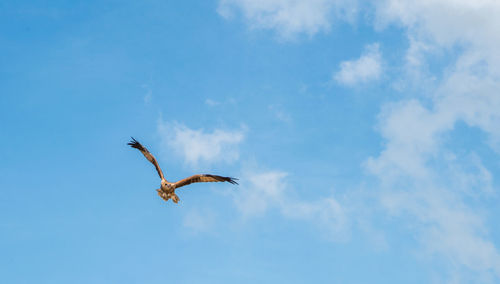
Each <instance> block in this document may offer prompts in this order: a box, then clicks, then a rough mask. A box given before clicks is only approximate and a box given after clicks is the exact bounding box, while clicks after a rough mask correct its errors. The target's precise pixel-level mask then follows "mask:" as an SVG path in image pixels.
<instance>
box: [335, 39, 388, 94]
mask: <svg viewBox="0 0 500 284" xmlns="http://www.w3.org/2000/svg"><path fill="white" fill-rule="evenodd" d="M381 74H382V56H381V54H380V51H379V45H378V44H377V43H374V44H370V45H367V46H366V47H365V52H364V53H363V54H362V55H361V57H360V58H358V59H356V60H352V61H344V62H342V63H340V70H339V71H338V72H337V73H335V74H334V76H333V78H334V79H335V80H336V81H337V82H339V83H341V84H344V85H348V86H354V85H356V84H359V83H366V82H369V81H373V80H377V79H379V78H380V75H381Z"/></svg>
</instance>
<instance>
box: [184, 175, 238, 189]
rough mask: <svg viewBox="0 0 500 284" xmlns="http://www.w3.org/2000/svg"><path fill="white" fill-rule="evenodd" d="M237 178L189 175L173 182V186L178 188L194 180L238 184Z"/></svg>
mask: <svg viewBox="0 0 500 284" xmlns="http://www.w3.org/2000/svg"><path fill="white" fill-rule="evenodd" d="M236 180H238V179H237V178H232V177H223V176H216V175H206V174H203V175H194V176H190V177H188V178H185V179H182V180H180V181H178V182H176V183H174V187H175V188H179V187H182V186H186V185H188V184H192V183H195V182H225V181H226V182H229V183H231V184H238V183H237V182H236Z"/></svg>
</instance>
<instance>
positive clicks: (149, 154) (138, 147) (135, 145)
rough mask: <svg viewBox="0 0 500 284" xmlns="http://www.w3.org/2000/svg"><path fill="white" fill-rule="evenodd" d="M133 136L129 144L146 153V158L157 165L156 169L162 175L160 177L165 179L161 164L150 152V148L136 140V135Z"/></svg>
mask: <svg viewBox="0 0 500 284" xmlns="http://www.w3.org/2000/svg"><path fill="white" fill-rule="evenodd" d="M131 138H132V141H130V142H129V143H128V144H127V145H130V146H131V147H132V148H136V149H138V150H139V151H141V153H142V154H143V155H144V157H146V159H148V160H149V161H150V162H151V163H152V164H153V165H154V166H155V168H156V171H157V172H158V175H159V176H160V178H161V179H165V178H164V177H163V172H162V171H161V168H160V165H158V161H156V159H155V157H154V156H153V155H152V154H151V153H149V151H148V149H146V147H144V146H142V145H141V143H139V141H137V140H135V139H134V137H131Z"/></svg>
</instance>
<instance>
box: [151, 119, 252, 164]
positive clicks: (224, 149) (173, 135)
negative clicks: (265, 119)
mask: <svg viewBox="0 0 500 284" xmlns="http://www.w3.org/2000/svg"><path fill="white" fill-rule="evenodd" d="M245 131H246V130H245V128H243V129H240V130H234V131H226V130H221V129H215V130H213V131H212V132H206V131H204V130H203V129H191V128H188V127H187V126H185V125H183V124H179V123H167V122H162V121H159V123H158V133H159V134H160V137H161V139H162V143H163V144H164V145H165V146H167V147H169V148H171V149H172V150H174V152H175V153H177V154H178V155H180V156H182V157H183V158H184V161H185V163H186V164H188V165H190V166H192V167H198V166H199V165H200V164H203V163H205V164H206V163H215V162H226V163H231V162H234V161H236V160H237V159H238V158H239V149H238V145H239V144H240V143H241V142H242V141H243V139H244V138H245Z"/></svg>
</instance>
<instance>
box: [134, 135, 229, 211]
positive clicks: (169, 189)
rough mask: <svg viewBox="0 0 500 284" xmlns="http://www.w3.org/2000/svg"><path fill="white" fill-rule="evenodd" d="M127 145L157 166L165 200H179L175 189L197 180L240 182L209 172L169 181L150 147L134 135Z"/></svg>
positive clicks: (160, 193) (158, 190) (160, 191)
mask: <svg viewBox="0 0 500 284" xmlns="http://www.w3.org/2000/svg"><path fill="white" fill-rule="evenodd" d="M127 145H130V146H131V147H132V148H136V149H139V151H141V153H142V154H143V155H144V157H146V159H148V160H149V161H150V162H151V163H153V165H154V166H155V168H156V171H157V172H158V175H159V176H160V178H161V185H160V188H159V189H157V190H156V191H157V192H158V195H159V196H160V197H161V198H163V200H165V201H168V200H169V199H172V201H173V202H174V203H177V202H179V200H180V199H179V196H177V194H175V189H177V188H179V187H182V186H185V185H188V184H192V183H195V182H224V181H227V182H229V183H232V184H238V183H237V182H236V180H238V179H237V178H231V177H222V176H216V175H207V174H201V175H194V176H190V177H188V178H185V179H182V180H180V181H178V182H168V181H167V180H166V179H165V177H164V176H163V172H162V171H161V168H160V165H158V161H156V159H155V157H154V156H153V155H151V153H149V151H148V149H146V148H145V147H144V146H142V145H141V143H139V142H138V141H137V140H135V139H134V137H132V141H130V142H129V143H128V144H127Z"/></svg>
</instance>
